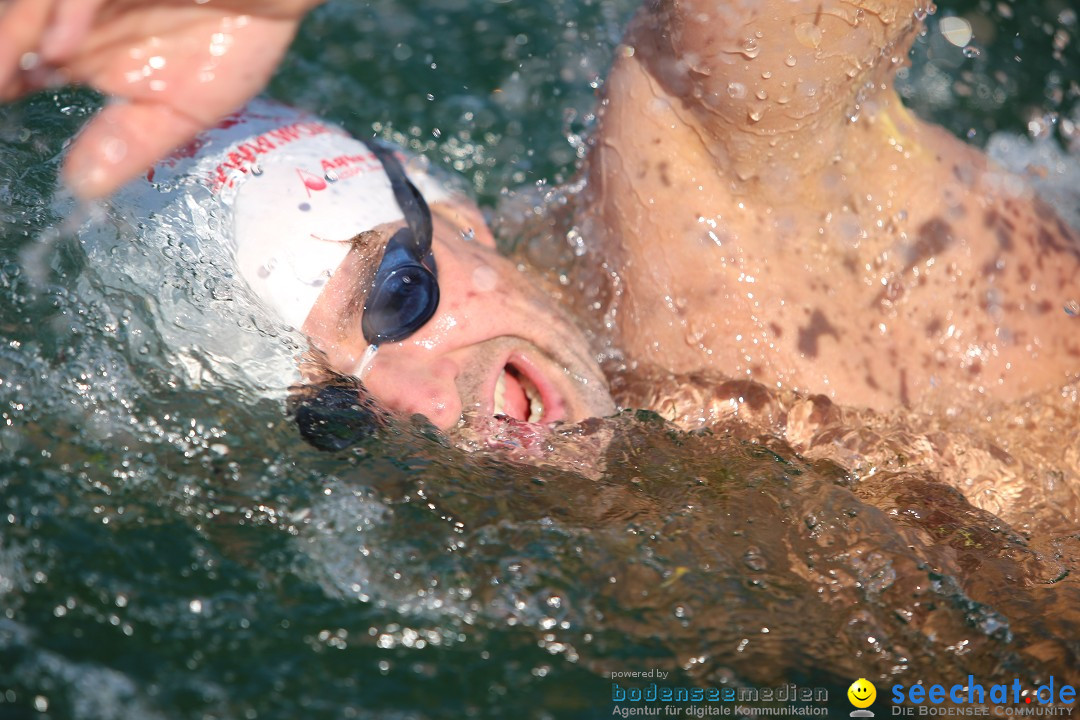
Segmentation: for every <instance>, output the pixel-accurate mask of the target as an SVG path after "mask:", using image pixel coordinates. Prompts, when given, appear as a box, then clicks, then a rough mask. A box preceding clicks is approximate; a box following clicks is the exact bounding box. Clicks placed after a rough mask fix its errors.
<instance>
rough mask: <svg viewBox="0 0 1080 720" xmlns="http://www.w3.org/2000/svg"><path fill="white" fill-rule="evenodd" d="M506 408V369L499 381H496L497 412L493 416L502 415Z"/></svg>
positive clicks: (500, 375) (500, 374)
mask: <svg viewBox="0 0 1080 720" xmlns="http://www.w3.org/2000/svg"><path fill="white" fill-rule="evenodd" d="M505 407H506V369H505V368H503V371H502V372H501V373H499V379H498V380H496V381H495V411H494V412H493V413H492V414H493V415H502V414H503V410H504V409H505Z"/></svg>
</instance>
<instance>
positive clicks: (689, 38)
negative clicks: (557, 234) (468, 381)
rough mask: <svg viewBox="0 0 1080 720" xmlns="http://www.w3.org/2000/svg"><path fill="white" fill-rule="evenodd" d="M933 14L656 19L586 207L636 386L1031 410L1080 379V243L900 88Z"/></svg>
mask: <svg viewBox="0 0 1080 720" xmlns="http://www.w3.org/2000/svg"><path fill="white" fill-rule="evenodd" d="M918 10H919V8H918V6H917V5H916V4H915V3H914V2H911V1H910V0H906V1H904V2H899V1H894V0H889V1H883V2H857V3H853V4H849V3H840V2H829V1H826V2H824V3H822V2H817V1H816V0H815V2H808V1H804V2H795V3H792V2H788V0H764V1H763V2H757V3H750V2H745V3H739V2H732V3H717V2H705V1H703V0H689V1H686V0H684V1H682V2H679V3H674V2H670V1H665V2H659V3H650V4H649V5H647V6H646V7H645V8H643V9H642V10H641V11H640V12H639V14H638V16H637V17H636V18H635V21H634V23H633V24H632V26H631V28H630V30H629V32H628V34H627V36H626V38H625V39H624V45H623V47H621V48H620V51H619V52H618V57H617V60H616V63H615V66H614V68H613V70H612V72H611V75H610V77H609V79H608V82H607V84H606V98H605V100H604V104H603V107H602V109H601V117H600V129H599V138H598V143H597V146H596V148H594V151H593V154H592V156H591V157H590V159H589V160H590V162H589V166H588V173H589V189H588V193H589V199H588V202H587V203H586V206H587V207H590V208H592V209H593V210H592V212H591V215H590V217H589V218H588V222H587V223H586V227H587V228H588V234H587V237H588V238H589V239H590V242H592V243H593V248H595V249H596V252H594V253H593V257H595V258H603V259H604V260H605V261H607V262H608V263H609V264H611V265H612V266H613V267H614V269H615V270H616V272H617V273H618V275H619V277H620V279H621V288H620V289H621V294H618V293H612V295H613V297H614V300H613V301H612V302H613V305H614V311H615V314H616V318H617V324H616V337H615V338H614V343H615V345H616V346H618V347H619V348H621V349H622V350H623V351H624V352H625V353H626V355H627V357H628V359H629V362H630V368H631V369H633V367H635V365H637V366H639V367H642V366H650V365H651V366H659V367H661V368H665V369H667V370H671V371H674V372H679V373H687V372H695V371H701V370H714V371H719V372H721V373H725V374H728V375H732V376H735V377H748V378H751V379H754V380H757V381H760V382H762V383H765V384H766V385H768V386H771V387H786V388H791V389H796V390H801V391H805V392H812V393H824V394H826V395H828V396H830V397H831V398H833V399H835V400H837V401H840V402H843V403H847V404H855V405H865V406H869V407H873V408H878V409H884V408H889V407H894V406H896V405H898V404H904V405H908V404H918V403H920V402H925V403H930V404H947V403H953V402H958V401H959V402H963V401H964V400H965V399H970V398H972V397H974V396H976V395H982V394H985V395H989V396H993V397H998V398H1005V399H1011V398H1016V397H1019V396H1023V395H1025V394H1028V393H1032V392H1036V391H1039V390H1041V389H1044V388H1047V387H1053V386H1060V385H1061V384H1062V383H1063V382H1065V381H1066V380H1067V379H1068V378H1069V377H1070V376H1072V375H1075V374H1076V373H1077V372H1080V333H1078V332H1077V329H1078V325H1077V321H1075V320H1074V319H1073V318H1072V317H1070V316H1069V315H1068V314H1067V313H1066V312H1064V310H1063V308H1064V306H1065V305H1066V304H1067V303H1068V302H1069V301H1071V300H1073V299H1076V298H1077V296H1078V295H1080V288H1078V281H1077V278H1078V277H1080V239H1078V237H1077V234H1076V232H1075V231H1074V230H1072V229H1070V228H1069V227H1067V226H1066V225H1065V223H1064V222H1063V221H1061V220H1060V219H1058V218H1057V217H1056V216H1055V215H1054V214H1053V212H1052V211H1050V210H1049V209H1048V208H1047V207H1046V206H1044V205H1043V204H1041V203H1040V202H1039V201H1038V200H1037V199H1036V198H1034V197H1033V196H1032V195H1031V193H1030V191H1029V190H1027V189H1025V188H1023V187H1021V186H1020V185H1019V184H1018V182H1017V181H1016V179H1014V178H1011V177H1009V176H1007V175H1006V174H1005V173H1003V172H1002V171H1000V170H999V169H998V168H996V167H994V166H993V165H992V163H990V162H989V161H988V160H987V158H986V157H985V156H984V155H982V153H980V152H979V151H978V150H976V149H974V148H971V147H969V146H967V145H965V144H964V143H962V142H960V141H959V140H957V139H955V138H953V137H952V136H950V135H948V134H947V133H946V132H944V131H943V130H941V129H940V128H937V127H935V126H931V125H929V124H927V123H924V122H922V121H920V120H919V119H917V118H915V117H914V116H912V115H911V114H910V113H909V112H908V111H907V110H906V109H905V108H904V107H903V106H902V104H901V102H900V99H899V97H898V96H897V94H896V92H895V90H894V89H893V85H892V76H893V73H894V72H895V70H896V69H897V68H898V67H900V66H901V65H902V64H903V63H904V62H905V59H906V56H907V51H908V48H909V47H910V44H911V42H912V39H913V37H914V35H915V33H916V32H917V30H918V27H919V22H918V21H917V19H916V17H915V15H916V13H917V11H918ZM958 52H959V51H958ZM852 116H857V119H856V120H855V121H854V122H853V121H852V120H851V119H850V117H852ZM601 277H602V276H601V275H600V274H597V275H596V276H595V277H594V278H593V281H594V282H599V281H600V280H599V279H600V278H601Z"/></svg>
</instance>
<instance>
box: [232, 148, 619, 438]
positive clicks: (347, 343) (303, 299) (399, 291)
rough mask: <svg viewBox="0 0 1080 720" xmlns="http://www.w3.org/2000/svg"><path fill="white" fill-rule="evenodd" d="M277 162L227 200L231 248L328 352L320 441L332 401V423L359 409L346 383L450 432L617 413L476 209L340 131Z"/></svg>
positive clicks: (320, 379)
mask: <svg viewBox="0 0 1080 720" xmlns="http://www.w3.org/2000/svg"><path fill="white" fill-rule="evenodd" d="M316 130H318V128H312V129H311V130H310V131H309V132H314V131H316ZM264 136H266V134H264V135H262V136H259V137H264ZM270 137H271V142H275V140H274V138H275V137H276V136H273V135H270ZM316 139H318V138H316ZM250 143H251V141H248V144H250ZM314 143H315V140H311V141H310V142H308V143H307V144H308V145H312V144H314ZM297 145H298V143H293V145H292V146H291V147H296V146H297ZM243 147H244V146H243V145H240V148H241V149H243ZM305 152H307V151H305ZM232 154H235V153H232ZM320 155H323V156H324V157H322V158H321V160H320V158H319V156H320ZM268 156H269V157H260V158H259V160H260V164H259V166H258V167H257V168H255V169H256V170H257V172H250V168H246V169H245V170H246V171H245V172H244V174H243V177H240V178H238V179H237V181H236V183H235V187H233V188H230V190H231V192H233V193H234V195H235V197H234V199H233V200H232V205H233V208H234V222H235V226H234V230H235V244H236V248H235V249H236V254H237V259H238V265H239V269H240V273H241V275H242V276H243V277H244V279H245V280H246V281H247V283H248V285H249V286H250V287H251V288H252V290H254V292H255V293H256V294H257V295H258V296H259V297H260V298H261V299H262V300H263V301H264V302H265V303H266V304H267V305H269V306H270V307H271V308H272V309H273V310H274V311H276V313H277V314H278V315H279V316H280V317H281V318H282V319H283V320H284V321H285V322H286V323H288V324H290V325H292V326H294V327H296V328H298V329H300V330H301V331H302V332H303V333H304V334H305V335H307V337H308V338H309V339H310V341H311V344H312V346H313V348H314V349H315V350H316V351H317V352H316V353H314V355H315V356H316V357H317V358H318V362H312V363H309V364H306V365H305V366H304V367H303V368H302V373H303V375H304V381H305V382H306V383H309V384H311V385H315V386H322V387H331V386H332V387H333V388H334V389H333V390H332V391H331V393H330V395H331V396H324V394H323V393H319V392H315V393H309V394H308V396H306V397H305V400H304V402H303V403H302V404H301V406H300V408H301V414H302V415H303V416H304V417H303V418H300V416H299V415H298V421H300V422H301V425H302V429H304V427H307V429H308V430H311V431H312V432H310V433H306V434H310V435H314V434H317V433H318V432H320V428H321V427H322V426H323V424H324V423H323V422H322V414H323V413H324V411H325V408H322V409H320V408H321V406H322V405H327V403H326V402H323V401H324V400H325V399H326V397H330V400H331V401H332V402H329V405H327V407H329V409H330V410H331V411H332V412H331V415H335V414H337V413H339V412H342V411H348V410H350V409H351V408H352V407H353V406H352V405H351V404H350V403H349V402H348V401H347V398H346V397H345V395H344V394H343V390H342V387H347V386H348V383H347V382H346V383H344V384H343V383H342V382H341V378H352V379H353V381H354V383H355V385H354V387H356V388H357V390H358V391H360V392H363V395H364V396H363V398H362V401H361V402H360V403H359V404H358V405H356V407H362V408H364V409H365V412H366V413H367V414H372V413H375V414H378V412H381V411H382V410H388V411H390V412H393V413H398V414H402V415H407V416H408V415H416V414H419V415H423V416H424V417H426V418H427V419H428V420H429V421H430V422H432V423H433V424H434V425H435V426H437V427H438V428H440V429H442V430H444V431H445V430H451V429H453V428H456V427H458V426H459V425H460V424H462V423H463V422H464V423H466V424H475V425H477V426H487V424H488V423H490V422H491V418H493V417H494V418H499V419H500V420H503V421H506V422H508V423H511V424H513V423H515V422H516V423H541V424H545V425H548V424H551V423H557V422H570V423H572V422H578V421H581V420H584V419H586V418H589V417H597V416H603V415H608V414H610V413H612V412H613V411H614V409H615V406H614V403H613V401H612V400H611V397H610V395H609V393H608V390H607V384H606V381H605V379H604V376H603V374H602V372H601V370H600V368H599V366H598V364H597V362H596V359H595V358H594V356H593V354H592V352H591V350H590V348H589V345H588V343H587V342H586V340H585V337H584V335H583V333H582V332H581V331H580V330H579V329H578V328H577V327H576V326H575V325H574V323H573V322H572V321H571V320H570V318H569V317H567V316H566V315H565V314H564V313H563V312H562V311H561V310H560V309H559V308H558V307H557V306H556V305H555V303H554V302H553V301H552V300H551V298H550V297H549V296H548V295H547V293H545V291H544V290H543V289H542V288H541V286H540V285H539V283H538V280H537V279H536V278H533V277H531V276H529V275H527V274H526V273H525V272H523V271H522V270H521V269H519V268H518V267H517V266H515V265H514V264H513V263H511V262H510V261H508V260H507V259H506V258H504V257H502V256H500V255H499V254H498V253H497V252H496V250H495V243H494V240H493V238H492V236H491V233H490V231H489V230H488V228H487V226H486V224H485V222H484V220H483V217H482V215H481V214H480V212H479V210H478V209H477V208H476V207H475V205H473V204H472V203H470V202H468V201H467V200H465V199H463V198H461V197H459V196H457V195H455V194H453V193H451V192H449V191H448V190H446V189H445V188H444V187H442V186H441V185H440V184H439V183H438V182H436V181H435V180H434V179H433V178H432V177H431V176H430V175H428V174H427V173H425V172H423V171H421V170H419V169H418V168H416V167H411V166H409V165H408V164H406V166H405V167H404V168H403V167H402V165H401V164H400V160H398V159H395V158H394V156H393V155H392V154H390V153H388V152H386V151H379V150H378V149H377V148H376V149H375V150H374V151H373V150H372V149H371V148H368V147H366V146H364V145H363V144H362V143H359V142H358V141H356V140H353V139H352V138H347V137H343V136H342V135H341V134H340V133H335V134H330V135H329V136H328V138H327V140H326V143H325V146H320V147H319V148H318V150H317V152H316V153H315V155H314V160H312V158H310V157H306V156H305V157H303V158H299V157H297V152H296V151H295V150H293V151H292V152H291V154H286V153H275V152H272V153H268ZM241 159H242V158H241ZM317 170H318V171H321V173H322V174H318V173H317V172H316V171H317ZM226 182H228V180H226ZM373 347H377V351H376V352H373ZM361 382H362V389H361ZM335 416H336V415H335ZM373 416H374V415H373ZM331 424H332V423H331ZM327 444H328V446H330V447H336V446H338V445H339V444H340V442H339V439H338V438H331V439H330V441H329V442H328V443H327Z"/></svg>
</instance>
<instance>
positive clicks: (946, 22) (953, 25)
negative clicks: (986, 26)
mask: <svg viewBox="0 0 1080 720" xmlns="http://www.w3.org/2000/svg"><path fill="white" fill-rule="evenodd" d="M938 29H939V30H940V32H941V36H942V37H944V38H945V39H946V40H948V41H949V42H950V43H952V44H953V45H955V46H956V47H964V46H965V45H967V44H968V43H969V42H971V23H970V22H968V21H967V20H965V19H964V18H962V17H956V16H950V17H946V18H942V19H941V25H940V26H939V28H938Z"/></svg>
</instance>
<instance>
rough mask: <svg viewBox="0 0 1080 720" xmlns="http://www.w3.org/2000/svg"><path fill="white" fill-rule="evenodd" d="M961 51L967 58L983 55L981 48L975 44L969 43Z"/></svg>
mask: <svg viewBox="0 0 1080 720" xmlns="http://www.w3.org/2000/svg"><path fill="white" fill-rule="evenodd" d="M961 52H962V53H964V57H966V58H977V57H979V56H980V55H982V51H980V50H979V48H977V47H975V46H974V45H968V46H967V47H966V48H964V49H963V50H961Z"/></svg>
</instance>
